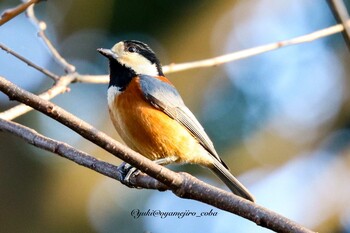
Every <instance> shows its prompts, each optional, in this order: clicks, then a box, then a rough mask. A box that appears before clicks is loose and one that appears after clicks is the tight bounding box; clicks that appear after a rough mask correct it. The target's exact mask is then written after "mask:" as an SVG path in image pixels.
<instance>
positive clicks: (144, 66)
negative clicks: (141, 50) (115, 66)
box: [118, 52, 158, 76]
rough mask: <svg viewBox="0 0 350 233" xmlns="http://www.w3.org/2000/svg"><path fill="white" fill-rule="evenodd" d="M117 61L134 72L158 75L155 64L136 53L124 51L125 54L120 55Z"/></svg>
mask: <svg viewBox="0 0 350 233" xmlns="http://www.w3.org/2000/svg"><path fill="white" fill-rule="evenodd" d="M118 61H119V62H120V63H121V64H123V65H125V66H127V67H129V68H131V69H132V70H134V71H135V73H136V74H143V75H149V76H158V70H157V67H156V64H152V63H151V62H150V61H149V60H148V59H146V58H144V57H143V56H141V55H140V54H138V53H129V52H125V55H124V56H122V57H120V58H119V59H118Z"/></svg>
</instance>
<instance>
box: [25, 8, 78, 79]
mask: <svg viewBox="0 0 350 233" xmlns="http://www.w3.org/2000/svg"><path fill="white" fill-rule="evenodd" d="M27 16H28V18H29V19H30V20H31V21H32V22H33V23H34V25H35V26H36V27H37V28H38V35H39V37H40V38H41V39H42V40H43V41H44V43H45V45H46V47H47V48H48V49H49V51H50V53H51V54H52V56H53V57H54V59H55V61H56V62H57V63H58V64H59V65H61V66H62V68H63V69H64V70H65V72H66V73H68V74H71V73H74V72H75V66H73V65H71V64H69V63H68V62H67V61H66V59H64V58H63V57H62V56H61V55H60V54H59V52H58V51H57V49H56V48H55V47H54V46H53V45H52V43H51V41H50V40H49V38H48V37H47V36H46V34H45V30H46V28H47V26H46V23H45V22H44V21H40V20H38V18H37V17H36V16H35V13H34V5H31V6H29V7H28V9H27Z"/></svg>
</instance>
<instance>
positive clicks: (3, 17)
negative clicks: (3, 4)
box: [0, 0, 41, 26]
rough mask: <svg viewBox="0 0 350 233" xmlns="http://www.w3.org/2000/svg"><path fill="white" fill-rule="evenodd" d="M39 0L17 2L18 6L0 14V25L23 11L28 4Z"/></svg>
mask: <svg viewBox="0 0 350 233" xmlns="http://www.w3.org/2000/svg"><path fill="white" fill-rule="evenodd" d="M40 1H41V0H29V1H28V2H24V3H21V4H19V5H18V6H16V7H14V8H11V9H7V10H5V11H4V12H3V13H2V14H1V16H0V26H1V25H3V24H5V23H7V22H8V21H10V20H11V19H13V18H14V17H16V16H17V15H19V14H21V13H22V12H23V11H25V10H26V9H27V8H28V7H29V6H30V5H32V4H35V3H38V2H40Z"/></svg>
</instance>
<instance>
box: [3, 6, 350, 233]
mask: <svg viewBox="0 0 350 233" xmlns="http://www.w3.org/2000/svg"><path fill="white" fill-rule="evenodd" d="M345 2H346V3H347V4H348V6H347V7H348V8H349V7H350V2H348V1H345ZM19 3H20V1H14V0H2V1H0V12H3V11H4V10H5V9H7V8H10V7H14V6H16V5H17V4H19ZM36 14H37V16H38V18H39V19H41V20H44V21H46V23H47V26H48V29H47V34H48V36H49V38H50V39H51V41H52V42H53V44H54V45H55V46H56V48H57V49H58V50H59V52H60V53H61V54H62V55H63V56H64V57H65V58H66V59H67V60H68V61H69V62H70V63H72V64H73V65H75V66H76V67H77V70H78V72H80V73H81V74H106V73H107V72H108V70H107V68H108V66H107V61H106V60H105V59H104V58H103V57H102V56H100V55H99V54H98V53H97V52H96V48H99V47H105V48H109V47H112V46H113V45H114V44H115V43H116V42H118V41H120V40H124V39H137V40H142V41H144V42H146V43H148V44H149V45H150V46H151V47H152V48H153V49H154V50H155V51H156V52H157V54H158V56H159V58H160V59H161V61H162V63H163V64H164V65H166V64H169V63H181V62H187V61H194V60H199V59H204V58H210V57H213V56H217V55H221V54H225V53H230V52H234V51H238V50H242V49H246V48H251V47H254V46H258V45H263V44H266V43H271V42H277V41H280V40H284V39H289V38H292V37H296V36H299V35H303V34H307V33H310V32H313V31H315V30H319V29H322V28H326V27H328V26H331V25H334V24H336V22H335V20H334V17H333V15H332V13H331V11H330V9H329V7H328V5H327V3H326V1H313V0H294V1H291V0H289V1H278V0H260V1H254V0H246V1H242V0H241V1H238V0H237V1H232V0H217V1H209V0H194V1H186V0H179V1H164V0H150V1H136V0H130V1H121V0H100V1H84V0H75V1H69V0H61V1H47V2H42V3H40V4H38V5H37V6H36ZM0 42H1V43H3V44H4V45H6V46H8V47H10V48H11V49H13V50H14V51H16V52H18V53H20V54H22V55H23V56H25V57H26V58H29V59H30V60H32V61H33V62H35V63H36V64H38V65H41V66H43V67H45V68H47V69H49V70H50V71H52V72H55V73H57V74H63V71H62V69H61V68H60V67H59V66H58V65H57V64H55V62H54V61H53V59H52V57H51V56H50V54H49V52H48V50H47V49H46V47H45V46H44V44H43V43H42V41H41V40H40V39H39V38H38V37H37V30H36V27H35V26H34V25H33V24H32V23H31V22H29V21H28V19H27V18H26V17H25V15H24V14H22V15H20V16H18V17H16V18H15V19H13V20H12V21H10V22H8V23H7V24H5V25H3V26H1V27H0ZM349 62H350V55H349V50H348V49H347V48H346V45H345V43H344V40H343V38H342V36H341V34H336V35H333V36H329V37H326V38H322V39H319V40H316V41H314V42H311V43H305V44H301V45H297V46H292V47H287V48H282V49H279V50H276V51H273V52H268V53H265V54H262V55H258V56H255V57H251V58H248V59H244V60H240V61H236V62H232V63H228V64H225V65H222V66H219V67H211V68H204V69H194V70H191V71H184V72H179V73H173V74H169V75H168V77H169V78H170V79H171V81H172V82H173V83H174V84H175V86H176V87H177V88H178V90H179V92H180V93H181V95H182V97H183V99H184V101H185V102H186V104H187V105H188V107H189V108H190V109H191V110H192V111H193V112H194V114H195V115H196V116H197V117H198V119H199V121H200V122H201V123H202V124H203V126H204V128H205V129H206V131H207V133H208V134H209V136H210V137H211V139H212V140H213V142H214V144H215V146H216V149H217V151H218V152H219V154H220V155H221V156H222V158H223V160H224V161H225V162H226V163H227V164H228V166H229V167H230V168H231V171H232V173H233V174H235V175H236V176H237V177H238V178H239V179H240V180H241V181H242V183H244V184H245V185H246V186H247V187H248V189H249V190H250V191H251V192H252V193H253V194H254V195H255V197H256V199H257V203H258V204H260V205H263V206H265V207H266V208H269V209H271V210H273V211H276V212H278V213H280V214H282V215H284V216H286V217H288V218H291V219H293V220H295V221H296V222H298V223H300V224H302V225H304V226H306V227H309V228H311V229H313V230H315V231H320V232H337V233H342V232H350V130H349V129H350V128H349V127H350V118H349V109H350V99H349V94H348V93H349V81H350V75H349V73H350V70H349V69H350V66H349ZM0 75H1V76H4V77H6V78H7V79H9V80H11V81H12V82H14V83H16V84H17V85H20V86H21V87H23V88H25V89H27V90H29V91H31V92H34V93H40V92H42V91H44V90H45V89H46V88H48V87H50V86H51V85H52V82H51V81H50V80H49V79H48V78H46V77H44V76H43V75H42V74H41V73H39V72H37V71H36V70H34V69H31V68H30V67H28V66H27V65H26V64H24V63H22V62H19V61H18V60H16V59H15V58H14V57H13V56H11V55H9V54H7V53H5V52H3V51H0ZM70 88H71V91H70V92H69V93H65V94H63V95H60V96H58V97H56V98H55V99H53V100H52V101H53V102H54V103H56V104H58V105H60V106H61V107H63V108H64V109H66V110H69V111H71V112H72V113H73V114H75V115H77V116H78V117H80V118H82V119H84V120H86V121H87V122H89V123H90V124H92V125H94V126H96V127H97V128H99V129H101V130H102V131H104V132H106V133H107V134H109V135H111V136H113V137H115V138H117V139H118V140H120V139H119V137H118V135H117V133H116V132H115V130H114V129H113V126H112V124H111V122H110V120H109V116H108V111H107V101H106V90H107V85H104V84H73V85H71V86H70ZM15 104H16V103H13V102H9V101H8V98H7V97H6V96H5V95H4V94H2V93H0V111H3V110H5V109H8V108H9V107H11V106H14V105H15ZM15 121H17V122H20V123H22V124H25V125H27V126H29V127H32V128H34V129H35V130H37V131H38V132H40V133H42V134H44V135H47V136H49V137H52V138H54V139H57V140H62V141H64V142H68V143H70V144H71V145H73V146H75V147H76V148H79V149H81V150H83V151H85V152H87V153H89V154H91V155H94V156H95V157H98V158H100V159H103V160H106V161H109V162H111V163H114V164H119V163H120V162H121V161H120V160H119V159H117V158H114V157H113V156H112V155H110V154H108V153H107V152H105V151H103V150H101V149H99V148H98V147H96V146H94V145H93V144H92V143H90V142H88V141H86V140H84V139H82V138H81V137H80V136H79V135H77V134H75V133H73V132H72V131H70V130H68V129H67V128H65V127H64V126H62V125H60V124H58V123H56V122H55V121H53V120H51V119H49V118H48V117H46V116H44V115H42V114H40V113H37V112H30V113H28V114H26V115H24V116H21V117H19V118H17V119H15ZM171 168H172V169H174V170H178V171H187V172H189V173H191V174H194V175H195V176H197V177H199V178H200V179H202V180H205V181H206V182H209V183H211V184H213V185H216V186H219V187H223V188H225V186H224V185H223V184H222V183H221V182H220V181H219V180H217V179H216V177H215V176H214V175H213V174H211V173H210V172H208V171H207V170H206V169H204V168H201V167H198V166H191V165H185V166H171ZM134 209H139V210H140V211H147V210H148V209H150V210H161V211H194V212H197V213H200V212H202V211H205V212H207V211H210V210H213V211H214V212H217V216H215V217H201V218H195V217H184V218H182V219H177V218H176V217H168V218H165V219H161V218H159V217H140V218H138V219H135V218H133V217H132V216H131V211H132V210H134ZM189 231H191V232H204V231H205V232H213V233H214V232H229V231H230V232H243V233H245V232H271V231H269V230H266V229H264V228H261V227H258V226H256V225H255V224H253V223H251V222H249V221H247V220H245V219H242V218H240V217H237V216H233V215H231V214H228V213H226V212H224V211H221V210H218V209H215V208H213V207H211V206H208V205H205V204H202V203H198V202H195V201H189V200H182V199H179V198H177V197H175V196H174V195H173V194H172V193H170V192H157V191H149V190H136V189H129V188H127V187H125V186H123V185H121V184H119V183H118V182H116V181H115V180H112V179H109V178H106V177H103V176H102V175H100V174H98V173H96V172H93V171H91V170H89V169H86V168H83V167H80V166H78V165H76V164H74V163H72V162H70V161H68V160H65V159H62V158H60V157H59V156H56V155H53V154H50V153H48V152H45V151H42V150H39V149H37V148H35V147H33V146H30V145H28V144H26V143H24V142H23V141H21V140H19V139H17V138H16V137H14V136H11V135H9V134H5V133H0V232H1V233H2V232H99V233H109V232H189Z"/></svg>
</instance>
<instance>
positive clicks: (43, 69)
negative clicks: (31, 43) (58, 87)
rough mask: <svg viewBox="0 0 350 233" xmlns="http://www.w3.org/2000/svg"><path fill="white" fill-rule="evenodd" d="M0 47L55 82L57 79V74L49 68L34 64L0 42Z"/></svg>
mask: <svg viewBox="0 0 350 233" xmlns="http://www.w3.org/2000/svg"><path fill="white" fill-rule="evenodd" d="M0 49H2V50H4V51H6V52H7V53H9V54H11V55H12V56H14V57H16V58H18V59H19V60H21V61H23V62H24V63H26V64H27V65H28V66H31V67H33V68H34V69H36V70H38V71H39V72H41V73H43V74H45V75H46V76H48V77H49V78H51V79H52V80H54V81H55V82H56V81H57V80H58V79H59V76H58V75H55V74H54V73H51V72H50V71H49V70H47V69H45V68H43V67H40V66H38V65H36V64H34V63H33V62H31V61H29V60H28V59H27V58H25V57H23V56H22V55H20V54H18V53H16V52H15V51H13V50H12V49H10V48H8V47H6V46H5V45H3V44H1V43H0Z"/></svg>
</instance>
